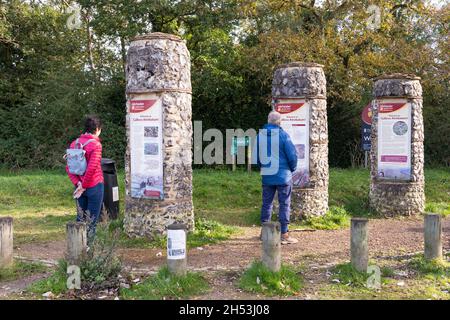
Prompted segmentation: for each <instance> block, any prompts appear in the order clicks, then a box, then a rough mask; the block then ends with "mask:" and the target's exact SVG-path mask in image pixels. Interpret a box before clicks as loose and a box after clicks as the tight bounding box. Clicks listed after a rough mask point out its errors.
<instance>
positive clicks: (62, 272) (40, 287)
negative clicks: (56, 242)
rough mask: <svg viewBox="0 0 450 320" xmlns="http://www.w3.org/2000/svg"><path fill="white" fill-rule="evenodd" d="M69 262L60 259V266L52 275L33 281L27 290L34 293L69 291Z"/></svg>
mask: <svg viewBox="0 0 450 320" xmlns="http://www.w3.org/2000/svg"><path fill="white" fill-rule="evenodd" d="M66 272H67V263H66V261H64V260H60V261H59V263H58V267H57V268H56V270H55V271H54V272H53V274H52V275H50V276H49V277H47V278H45V279H41V280H38V281H36V282H33V283H32V284H31V285H30V286H28V288H27V291H28V292H30V293H33V294H39V295H41V294H44V293H46V292H49V291H51V292H52V293H53V294H56V295H58V294H61V293H64V292H66V291H67V274H66Z"/></svg>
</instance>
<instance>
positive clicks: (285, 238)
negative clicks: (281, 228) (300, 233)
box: [281, 232, 298, 244]
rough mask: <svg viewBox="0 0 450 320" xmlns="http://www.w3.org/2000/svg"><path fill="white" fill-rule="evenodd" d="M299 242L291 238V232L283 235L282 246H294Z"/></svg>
mask: <svg viewBox="0 0 450 320" xmlns="http://www.w3.org/2000/svg"><path fill="white" fill-rule="evenodd" d="M297 242H298V240H297V239H295V238H292V237H290V236H289V232H286V233H283V234H282V235H281V244H292V243H297Z"/></svg>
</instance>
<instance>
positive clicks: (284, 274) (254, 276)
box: [239, 261, 303, 296]
mask: <svg viewBox="0 0 450 320" xmlns="http://www.w3.org/2000/svg"><path fill="white" fill-rule="evenodd" d="M302 286H303V280H302V278H301V276H300V273H299V272H298V271H297V270H295V269H294V268H293V267H291V266H287V265H282V266H281V269H280V271H279V272H272V271H270V270H269V269H267V268H266V267H265V266H264V265H263V264H262V262H259V261H257V262H254V263H253V264H252V265H251V267H250V268H248V269H247V270H246V271H245V272H244V273H243V275H242V277H241V279H240V281H239V288H241V289H242V290H244V291H248V292H251V293H261V294H264V295H266V296H293V295H297V294H298V293H299V291H300V289H301V288H302Z"/></svg>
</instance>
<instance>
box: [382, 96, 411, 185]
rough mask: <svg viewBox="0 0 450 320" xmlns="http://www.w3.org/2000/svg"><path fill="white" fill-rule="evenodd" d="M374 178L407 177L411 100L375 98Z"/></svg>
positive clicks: (408, 176) (409, 159) (409, 149)
mask: <svg viewBox="0 0 450 320" xmlns="http://www.w3.org/2000/svg"><path fill="white" fill-rule="evenodd" d="M377 173H378V179H388V180H406V181H407V180H410V179H411V104H410V103H409V102H408V101H407V100H406V99H381V100H379V101H378V169H377Z"/></svg>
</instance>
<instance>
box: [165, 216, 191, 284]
mask: <svg viewBox="0 0 450 320" xmlns="http://www.w3.org/2000/svg"><path fill="white" fill-rule="evenodd" d="M167 266H168V268H169V272H170V273H172V274H174V275H177V276H184V275H186V273H187V257H186V225H184V224H181V223H173V224H171V225H169V226H168V227H167Z"/></svg>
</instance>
